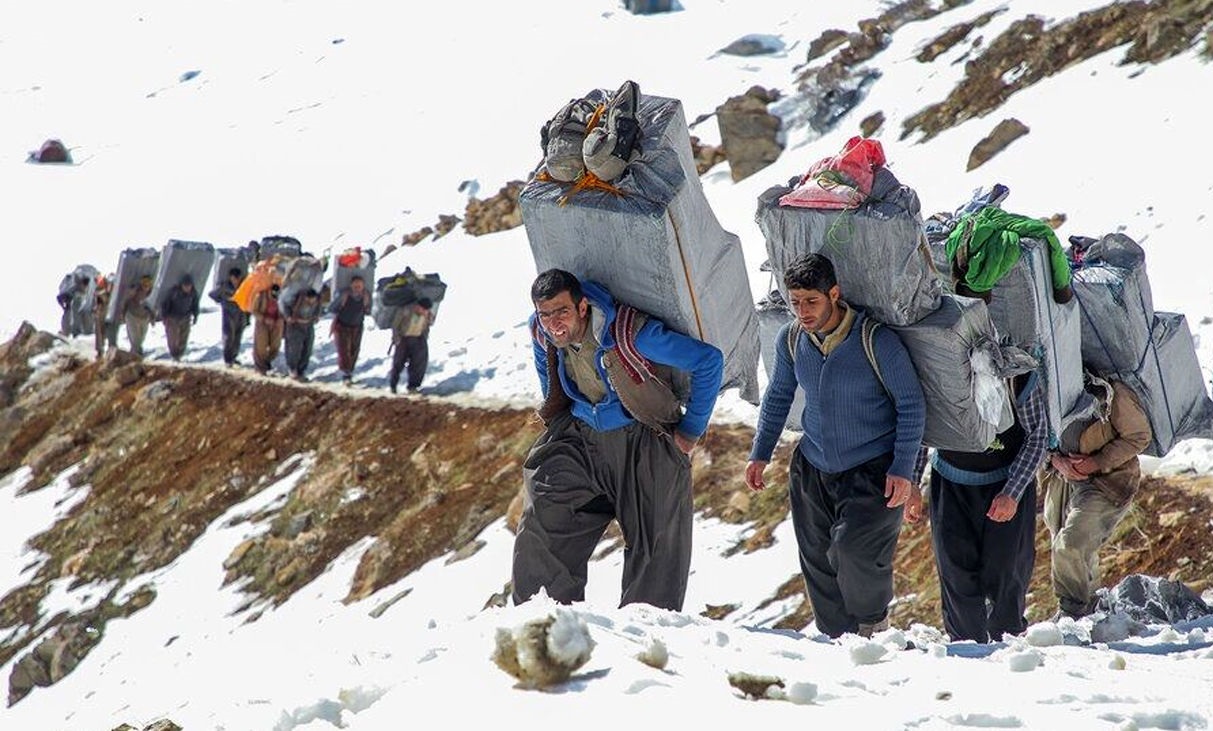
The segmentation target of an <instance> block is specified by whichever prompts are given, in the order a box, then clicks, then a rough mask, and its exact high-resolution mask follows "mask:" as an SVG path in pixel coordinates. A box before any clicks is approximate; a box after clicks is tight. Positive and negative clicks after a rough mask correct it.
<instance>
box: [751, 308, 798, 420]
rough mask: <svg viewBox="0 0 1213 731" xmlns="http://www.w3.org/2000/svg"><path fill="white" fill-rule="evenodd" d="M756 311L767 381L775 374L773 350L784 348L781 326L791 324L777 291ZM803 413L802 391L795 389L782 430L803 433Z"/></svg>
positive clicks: (788, 312) (785, 344)
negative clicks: (781, 338) (780, 336)
mask: <svg viewBox="0 0 1213 731" xmlns="http://www.w3.org/2000/svg"><path fill="white" fill-rule="evenodd" d="M755 309H756V310H757V311H758V342H759V343H760V344H761V346H762V367H763V370H765V371H766V374H767V381H768V382H769V381H770V380H771V375H772V374H773V373H774V372H775V349H776V348H786V347H787V341H786V339H785V340H783V341H781V340H780V338H779V331H780V330H782V329H783V326H784V325H786V324H788V323H789V322H792V320H793V319H794V318H793V317H792V313H791V311H789V310H788V307H787V303H785V302H784V300H783V295H781V294H779V290H774V291H772V292H771V293H770V294H768V295H767V296H766V297H764V298H762V299H761V300H759V301H758V303H757V304H756V305H755ZM803 412H804V391H803V390H801V389H800V388H799V387H797V388H796V395H795V396H794V397H793V398H792V408H791V410H789V411H788V419H787V422H786V423H785V425H784V428H786V429H790V430H792V431H803V429H804V427H803V426H802V424H801V420H800V416H801V414H802V413H803Z"/></svg>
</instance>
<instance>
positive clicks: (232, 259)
mask: <svg viewBox="0 0 1213 731" xmlns="http://www.w3.org/2000/svg"><path fill="white" fill-rule="evenodd" d="M252 262H253V255H252V252H251V251H250V250H249V247H248V246H241V247H240V248H222V249H215V273H214V275H213V276H212V281H213V282H214V284H215V285H218V284H220V283H222V282H226V281H227V273H228V272H230V271H231V270H233V269H239V270H240V277H241V278H242V279H243V278H244V277H245V276H246V275H247V274H248V272H249V267H250V266H251V265H252ZM195 284H197V285H198V286H199V287H202V286H203V285H202V284H200V283H195Z"/></svg>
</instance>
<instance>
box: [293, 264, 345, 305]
mask: <svg viewBox="0 0 1213 731" xmlns="http://www.w3.org/2000/svg"><path fill="white" fill-rule="evenodd" d="M324 264H325V263H324V262H323V261H321V260H320V259H317V258H316V257H314V256H307V255H304V256H297V257H295V258H294V259H291V260H290V261H289V262H288V263H287V264H286V271H285V273H284V274H283V277H282V285H281V289H280V290H279V292H278V304H279V306H280V307H290V306H291V305H292V304H294V302H295V297H297V296H298V295H299V294H300V293H302V292H306V291H307V290H309V289H314V290H316V291H317V292H319V291H320V287H321V286H322V285H323V284H324ZM337 291H340V290H337ZM337 291H334V292H333V296H334V297H336V295H337Z"/></svg>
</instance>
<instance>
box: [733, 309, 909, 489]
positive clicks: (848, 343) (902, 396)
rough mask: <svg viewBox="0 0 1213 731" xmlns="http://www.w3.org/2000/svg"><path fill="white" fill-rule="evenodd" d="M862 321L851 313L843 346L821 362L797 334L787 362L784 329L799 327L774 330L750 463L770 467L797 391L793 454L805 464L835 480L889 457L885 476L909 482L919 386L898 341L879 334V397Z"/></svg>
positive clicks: (882, 332)
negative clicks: (799, 431)
mask: <svg viewBox="0 0 1213 731" xmlns="http://www.w3.org/2000/svg"><path fill="white" fill-rule="evenodd" d="M865 319H866V315H864V313H863V312H861V311H859V310H856V311H855V320H854V322H853V323H852V324H851V331H850V332H849V333H848V334H847V337H846V340H844V341H842V343H841V344H839V345H838V347H837V348H835V349H834V350H833V351H832V352H831V353H830V354H829V355H828V356H825V355H822V353H821V351H820V350H818V348H817V346H815V345H813V344H812V343H811V342H809V339H808V337H807V336H806V335H805V334H804V333H803V332H800V333H798V334H797V336H796V358H795V361H793V359H792V357H791V355H790V354H789V353H788V348H787V342H788V328H790V327H795V328H799V327H800V325H799V324H798V323H797V322H796V321H795V320H793V321H792V322H790V323H788V324H787V325H785V326H784V327H783V328H782V329H780V331H779V335H777V336H776V340H775V368H774V371H773V372H772V373H771V381H770V383H769V384H768V385H767V390H766V393H764V394H763V396H762V406H761V408H760V410H759V412H758V428H757V429H756V431H755V434H754V446H753V449H751V450H750V459H751V460H758V461H763V462H769V461H770V460H771V453H772V452H774V451H775V444H776V443H777V442H778V441H779V435H780V434H781V433H782V432H783V425H784V424H785V423H786V421H787V418H788V410H789V409H791V407H792V397H793V396H794V395H795V394H796V388H797V387H798V386H799V387H800V388H803V389H804V392H805V399H804V414H803V415H802V416H801V426H802V428H803V429H804V436H803V437H802V438H801V440H800V445H799V448H800V451H801V453H803V454H804V457H805V459H807V460H808V461H809V464H811V465H813V466H814V467H816V468H817V469H819V470H821V471H822V472H828V473H831V474H836V473H839V472H845V471H846V470H849V469H852V468H854V467H858V466H859V465H861V464H863V463H864V462H867V461H868V460H870V459H875V458H876V457H879V456H881V455H882V454H888V453H889V452H892V453H893V463H892V465H891V466H890V467H889V474H891V475H897V476H898V477H904V478H906V479H907V480H913V479H914V464H915V459H916V457H917V456H918V449H919V447H920V446H921V444H922V432H923V428H924V427H925V426H926V422H927V407H926V400H925V399H924V397H923V393H922V384H921V383H919V381H918V373H917V371H915V370H914V364H913V363H912V362H911V361H910V354H909V352H908V351H906V347H905V345H904V344H902V342H901V338H899V337H898V336H897V333H895V332H893V331H892V330H890V329H889V328H887V327H881V328H879V329H877V330H876V332H875V334H874V336H873V343H872V344H873V348H874V350H875V353H876V363H877V364H878V365H879V366H880V374H881V376H882V377H883V378H884V383H885V386H887V387H888V390H887V391H886V390H885V386H882V385H881V384H880V379H878V378H877V377H876V372H875V371H873V370H872V364H871V363H869V362H868V357H867V354H866V353H864V351H863V336H862V334H861V333H862V331H863V321H864V320H865Z"/></svg>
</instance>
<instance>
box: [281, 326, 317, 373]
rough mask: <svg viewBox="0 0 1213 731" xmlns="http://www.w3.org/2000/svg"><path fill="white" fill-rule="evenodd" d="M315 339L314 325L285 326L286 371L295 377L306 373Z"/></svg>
mask: <svg viewBox="0 0 1213 731" xmlns="http://www.w3.org/2000/svg"><path fill="white" fill-rule="evenodd" d="M315 338H316V327H315V326H314V325H310V324H309V325H296V324H290V325H287V326H286V369H287V370H288V371H290V372H291V373H293V374H294V375H296V376H302V375H303V374H304V372H306V371H307V366H308V362H309V361H310V360H311V359H312V343H313V342H314V340H315Z"/></svg>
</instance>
